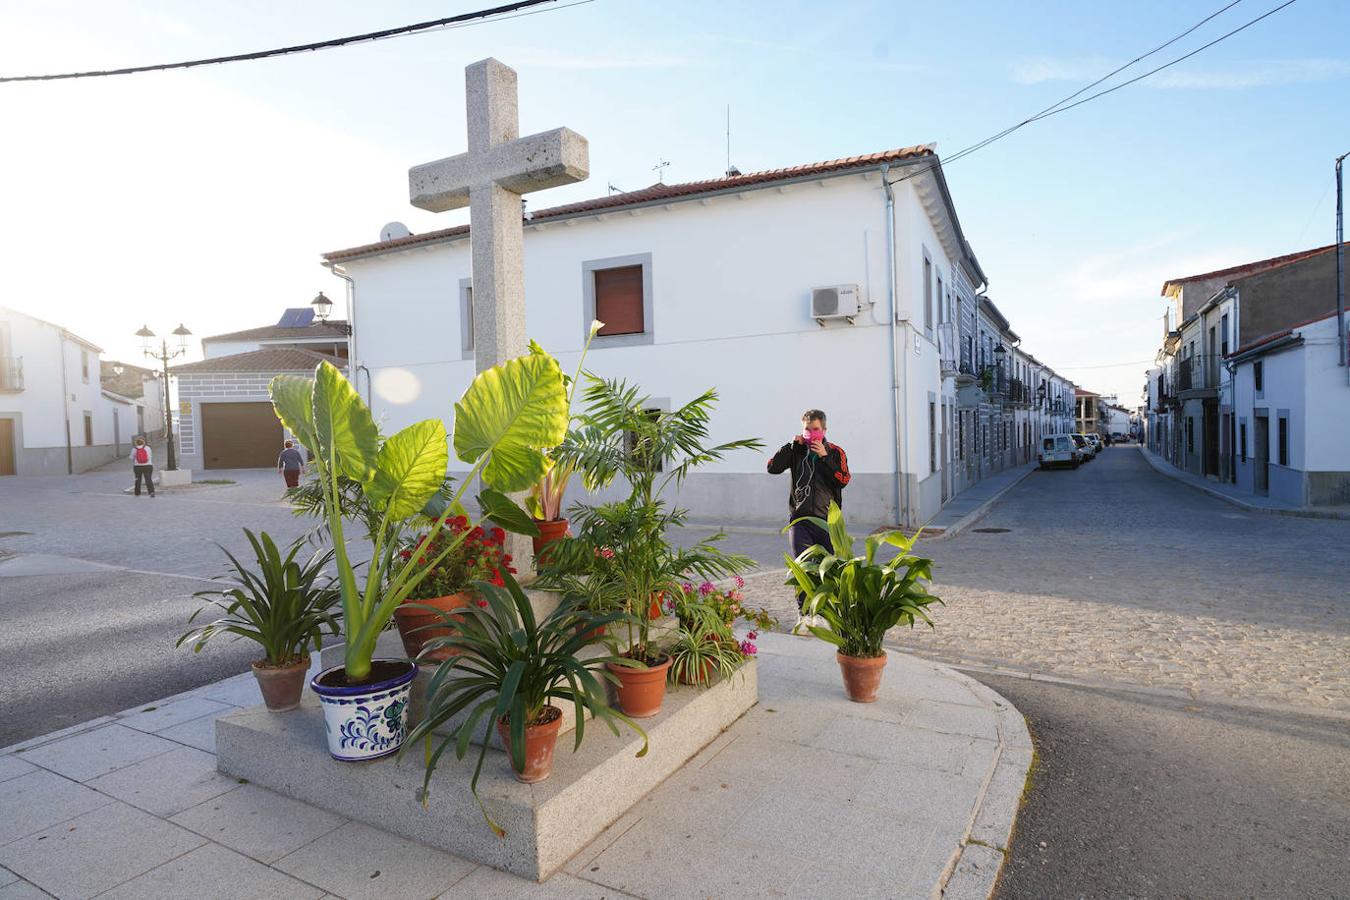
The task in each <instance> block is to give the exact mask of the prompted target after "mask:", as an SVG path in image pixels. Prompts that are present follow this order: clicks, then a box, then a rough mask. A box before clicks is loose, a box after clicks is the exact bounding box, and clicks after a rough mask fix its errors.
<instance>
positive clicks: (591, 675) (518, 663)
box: [408, 574, 647, 835]
mask: <svg viewBox="0 0 1350 900" xmlns="http://www.w3.org/2000/svg"><path fill="white" fill-rule="evenodd" d="M478 589H479V591H480V592H481V595H482V598H481V600H479V601H478V603H477V604H475V605H473V606H470V607H467V608H466V609H465V610H464V612H463V614H462V616H461V617H460V619H461V621H460V622H459V623H458V624H457V625H456V628H455V632H454V633H453V634H450V635H447V636H445V637H438V638H434V639H432V640H431V641H430V642H428V645H427V646H428V649H440V648H444V649H448V650H451V651H452V656H451V657H450V659H449V661H448V662H446V663H445V664H444V665H442V666H441V667H440V668H439V669H438V670H437V671H436V674H435V675H434V676H433V677H432V679H431V683H430V685H429V686H428V688H427V711H426V717H425V718H424V719H423V720H422V722H420V723H419V724H418V725H417V727H416V728H414V729H413V732H412V735H411V738H412V741H410V743H409V744H408V746H412V745H413V743H412V742H415V741H417V740H418V739H420V738H426V739H427V750H428V752H427V757H426V774H425V776H424V778H423V783H422V791H423V802H424V803H425V802H427V797H428V791H429V788H430V784H431V776H432V773H433V772H434V771H435V769H436V766H437V763H438V762H439V761H440V758H441V756H442V755H444V753H445V752H446V751H447V750H450V749H451V748H453V750H454V753H455V756H456V757H457V758H459V759H463V758H464V757H465V755H466V754H467V753H468V749H469V744H470V743H471V742H472V741H473V739H474V736H475V734H477V735H478V738H479V749H478V761H477V763H476V765H475V767H474V772H473V781H472V791H473V795H474V799H476V800H477V801H478V805H479V808H480V809H482V811H483V817H484V818H485V819H486V820H487V822H488V824H489V825H490V826H491V827H492V830H493V831H495V832H496V833H497V834H498V835H504V834H505V832H504V831H503V830H502V828H501V826H500V825H498V824H497V823H496V822H494V821H493V819H492V816H491V815H490V814H489V813H488V810H487V807H486V806H485V805H484V804H483V801H482V798H481V797H479V796H478V780H479V777H480V776H481V775H482V771H483V761H484V758H485V757H486V754H487V747H488V745H489V744H490V743H491V738H492V730H493V728H496V729H497V731H498V733H499V735H500V736H501V739H502V742H503V745H504V746H505V747H506V750H507V754H508V756H509V758H510V761H511V768H512V771H513V773H514V774H515V777H516V778H517V779H518V780H520V781H524V782H530V783H532V782H536V781H542V780H543V779H545V778H547V777H548V776H549V773H550V772H551V771H552V768H553V751H554V747H555V745H556V743H557V739H558V732H559V731H560V729H561V726H562V710H561V709H560V708H559V707H558V706H555V705H553V703H551V702H550V701H558V702H559V703H562V704H565V705H568V706H570V707H571V709H572V710H573V715H574V717H575V728H576V735H575V740H574V743H573V750H574V751H575V750H576V749H577V748H579V747H580V746H581V743H582V740H583V739H584V738H585V734H586V713H590V714H591V715H592V716H593V717H594V718H595V719H596V720H598V721H601V722H604V723H605V725H607V726H608V727H609V729H610V731H612V732H614V733H615V734H618V733H619V729H618V723H624V724H627V725H628V726H629V727H631V728H632V729H633V730H634V731H636V732H637V733H638V735H639V736H641V738H642V747H641V748H640V749H639V750H638V752H637V756H639V757H640V756H644V755H646V753H647V735H646V733H645V732H644V731H643V730H642V729H641V728H639V727H638V726H637V724H636V723H634V722H633V721H632V720H631V719H630V718H629V717H628V716H625V715H624V714H623V713H621V712H619V711H618V710H615V709H613V708H611V707H610V706H609V697H608V694H607V692H606V690H605V683H606V682H607V681H608V682H613V681H616V680H617V679H615V677H614V675H613V674H611V672H610V671H609V669H608V668H607V666H609V665H614V666H619V667H635V666H639V665H640V663H636V662H633V661H631V660H627V659H623V658H621V657H618V656H614V655H612V654H604V653H602V654H600V655H595V656H590V657H588V658H585V659H583V658H582V657H581V656H580V654H581V652H582V651H583V650H584V649H586V648H587V647H589V646H591V645H592V644H594V643H595V641H594V640H593V639H591V638H589V637H587V634H586V633H587V632H588V631H590V630H592V629H593V628H595V627H597V626H604V625H605V624H607V623H610V622H613V621H616V620H618V619H620V618H622V613H610V614H608V615H594V614H591V613H588V612H587V611H586V610H585V609H584V607H583V606H582V605H581V601H580V599H579V598H570V599H568V598H564V599H563V601H562V602H561V603H560V604H559V605H558V606H557V607H556V608H555V609H554V610H553V612H551V613H549V614H548V615H547V616H546V617H544V619H543V620H542V621H540V620H538V619H536V617H535V614H534V610H533V608H532V607H531V605H530V601H529V598H528V597H526V596H525V593H524V591H522V590H521V589H520V585H519V584H517V583H516V580H515V579H514V578H513V577H511V576H510V575H509V574H508V575H507V576H506V578H505V585H504V586H498V585H495V584H489V583H487V582H481V583H480V584H479V585H478ZM578 625H580V626H581V627H578ZM447 726H448V727H449V729H450V730H449V731H448V733H445V729H446V728H447ZM480 726H481V731H480ZM441 734H444V736H443V737H442V736H441ZM437 738H439V743H438V744H437V745H436V746H435V749H434V750H433V749H432V748H431V742H432V741H433V740H436V739H437Z"/></svg>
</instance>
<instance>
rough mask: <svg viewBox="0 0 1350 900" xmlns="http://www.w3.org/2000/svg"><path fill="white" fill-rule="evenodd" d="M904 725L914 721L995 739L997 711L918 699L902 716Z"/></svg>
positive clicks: (948, 730) (930, 728) (985, 738)
mask: <svg viewBox="0 0 1350 900" xmlns="http://www.w3.org/2000/svg"><path fill="white" fill-rule="evenodd" d="M905 724H906V725H917V726H918V727H920V728H927V729H929V730H931V731H940V732H942V733H943V734H963V735H969V736H970V737H977V738H983V739H984V740H986V741H997V740H998V712H997V711H996V710H995V709H993V708H986V707H979V706H962V705H960V704H956V703H938V702H934V701H932V700H920V701H918V702H917V703H915V704H914V711H913V712H912V713H910V715H909V718H907V719H906V720H905Z"/></svg>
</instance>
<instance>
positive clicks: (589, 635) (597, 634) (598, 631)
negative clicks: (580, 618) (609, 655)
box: [577, 625, 606, 641]
mask: <svg viewBox="0 0 1350 900" xmlns="http://www.w3.org/2000/svg"><path fill="white" fill-rule="evenodd" d="M605 630H606V626H604V625H601V626H600V627H599V628H592V629H591V630H589V631H587V630H585V629H584V628H582V627H581V626H580V625H578V626H577V634H580V635H582V636H584V637H585V638H586V640H588V641H598V640H600V639H601V638H602V637H604V636H605Z"/></svg>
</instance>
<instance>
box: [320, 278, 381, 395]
mask: <svg viewBox="0 0 1350 900" xmlns="http://www.w3.org/2000/svg"><path fill="white" fill-rule="evenodd" d="M323 266H324V268H325V269H327V270H328V271H329V273H331V274H333V275H336V276H337V277H338V278H341V279H342V280H343V281H345V282H347V292H346V293H347V365H348V367H349V368H350V370H351V373H352V378H353V379H355V378H356V377H357V376H356V373H357V372H359V371H364V372H365V373H366V406H367V407H369V406H370V405H371V396H370V392H371V387H370V370H369V369H367V368H366V367H365V366H363V365H361V364H360V362H358V357H357V355H356V326H355V322H356V279H355V278H353V277H352V276H350V275H348V274H347V273H346V272H344V271H342V270H341V269H340V268H339V267H338V265H337V263H333V262H329V261H327V260H324V263H323ZM358 393H359V389H358Z"/></svg>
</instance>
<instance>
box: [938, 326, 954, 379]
mask: <svg viewBox="0 0 1350 900" xmlns="http://www.w3.org/2000/svg"><path fill="white" fill-rule="evenodd" d="M937 339H938V356H939V358H940V359H941V360H942V374H943V375H955V374H956V373H957V372H958V371H959V369H958V364H957V352H956V323H955V322H942V323H940V324H939V325H938V329H937Z"/></svg>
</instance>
